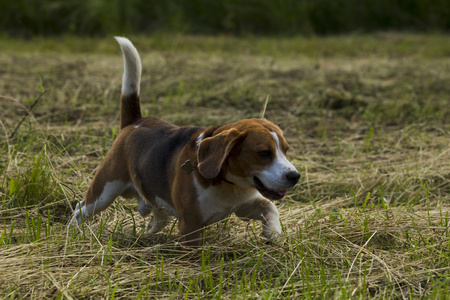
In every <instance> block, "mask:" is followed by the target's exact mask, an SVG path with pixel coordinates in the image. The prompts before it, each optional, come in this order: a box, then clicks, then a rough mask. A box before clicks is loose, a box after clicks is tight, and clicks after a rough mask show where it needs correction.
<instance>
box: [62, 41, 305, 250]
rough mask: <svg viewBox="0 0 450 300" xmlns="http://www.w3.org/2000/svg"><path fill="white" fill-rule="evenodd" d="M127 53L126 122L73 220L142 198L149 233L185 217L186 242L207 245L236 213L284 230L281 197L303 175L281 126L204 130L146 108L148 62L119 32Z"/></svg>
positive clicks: (240, 124) (245, 123)
mask: <svg viewBox="0 0 450 300" xmlns="http://www.w3.org/2000/svg"><path fill="white" fill-rule="evenodd" d="M116 40H117V41H118V43H119V44H120V47H121V49H122V52H123V59H124V73H123V78H122V90H121V111H120V114H121V115H120V127H121V130H120V132H119V133H118V135H117V137H116V139H115V141H114V143H113V145H112V147H111V149H110V150H109V151H108V153H107V154H106V156H105V158H104V159H103V161H102V163H101V164H100V166H99V167H98V169H97V172H96V174H95V177H94V179H93V181H92V183H91V185H90V187H89V189H88V191H87V193H86V196H85V198H84V200H83V201H82V202H80V203H78V204H77V206H76V208H75V210H74V213H73V217H72V220H71V224H72V225H75V226H78V225H79V224H80V223H81V222H82V221H84V220H86V219H88V218H90V217H91V216H93V215H95V214H97V213H99V212H101V211H103V210H104V209H106V208H107V207H108V206H109V205H111V203H112V202H113V201H114V199H116V198H117V197H118V196H123V197H125V198H137V200H138V202H139V207H138V211H139V213H140V214H141V215H142V216H143V217H145V216H147V215H149V214H150V213H152V215H153V218H152V221H151V222H150V223H149V225H148V226H147V230H146V233H156V232H159V231H160V230H161V229H162V228H163V227H164V225H165V224H166V223H167V221H168V219H169V218H171V217H172V216H173V217H176V218H178V225H179V230H180V233H181V235H182V238H181V242H182V243H184V244H186V245H191V246H197V245H200V244H201V235H202V233H201V231H202V230H201V229H202V228H203V227H204V226H207V225H210V224H212V223H215V222H218V221H220V220H223V219H224V218H226V217H227V216H229V215H230V214H232V213H235V214H236V215H237V216H238V217H241V218H248V219H254V220H261V221H262V223H263V232H262V234H263V236H264V237H266V238H268V239H269V240H276V239H277V237H278V235H279V234H280V233H281V225H280V220H279V213H278V211H277V209H276V207H275V205H274V204H273V203H272V202H271V201H270V200H277V199H281V198H283V197H284V196H285V195H286V189H288V188H292V187H293V186H294V185H295V184H296V183H297V182H298V180H299V178H300V174H299V173H298V172H297V170H296V169H295V167H294V166H293V165H292V163H290V162H289V161H288V160H287V158H286V150H287V149H288V144H287V142H286V140H285V138H284V137H283V132H282V131H281V129H280V128H279V127H278V126H276V125H275V124H273V123H272V122H270V121H268V120H266V119H247V120H240V121H237V122H234V123H231V124H227V125H223V126H218V127H209V128H200V127H193V126H186V127H178V126H176V125H173V124H171V123H169V122H167V121H164V120H161V119H157V118H153V117H147V118H143V117H142V115H141V110H140V101H139V87H140V81H141V69H142V66H141V61H140V57H139V54H138V52H137V50H136V48H135V47H134V46H133V44H132V43H131V42H130V41H129V40H128V39H126V38H122V37H116Z"/></svg>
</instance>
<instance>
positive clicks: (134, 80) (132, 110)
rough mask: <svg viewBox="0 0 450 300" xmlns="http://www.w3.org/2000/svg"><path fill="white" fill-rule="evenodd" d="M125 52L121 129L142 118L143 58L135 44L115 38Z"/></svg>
mask: <svg viewBox="0 0 450 300" xmlns="http://www.w3.org/2000/svg"><path fill="white" fill-rule="evenodd" d="M115 38H116V40H117V42H119V45H120V48H122V52H123V63H124V70H123V77H122V96H121V98H120V128H124V127H126V126H128V125H130V124H133V123H134V122H136V121H137V120H139V119H140V118H141V117H142V114H141V105H140V101H139V91H140V85H141V72H142V65H141V58H140V57H139V53H138V52H137V50H136V48H134V46H133V44H132V43H131V42H130V41H129V40H128V39H127V38H123V37H115Z"/></svg>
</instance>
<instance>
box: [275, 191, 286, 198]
mask: <svg viewBox="0 0 450 300" xmlns="http://www.w3.org/2000/svg"><path fill="white" fill-rule="evenodd" d="M274 193H276V194H277V195H279V196H281V197H284V196H285V195H286V190H284V191H277V192H274Z"/></svg>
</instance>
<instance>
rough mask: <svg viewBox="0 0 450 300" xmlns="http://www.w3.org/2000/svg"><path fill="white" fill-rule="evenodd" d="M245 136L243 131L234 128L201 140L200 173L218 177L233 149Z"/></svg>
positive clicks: (199, 151) (199, 148) (198, 156)
mask: <svg viewBox="0 0 450 300" xmlns="http://www.w3.org/2000/svg"><path fill="white" fill-rule="evenodd" d="M244 137H245V134H244V133H243V132H241V131H239V130H237V129H235V128H232V129H228V130H225V131H223V132H221V133H219V134H217V135H214V136H212V137H208V138H205V139H204V140H203V141H201V142H200V145H199V147H198V152H197V159H198V171H199V172H200V174H201V175H202V176H203V177H205V178H207V179H213V178H216V177H217V175H219V173H220V169H221V168H222V164H223V162H224V161H225V159H226V158H227V156H228V154H229V153H230V151H231V149H233V147H234V146H235V145H236V143H237V142H239V141H240V140H242V139H243V138H244Z"/></svg>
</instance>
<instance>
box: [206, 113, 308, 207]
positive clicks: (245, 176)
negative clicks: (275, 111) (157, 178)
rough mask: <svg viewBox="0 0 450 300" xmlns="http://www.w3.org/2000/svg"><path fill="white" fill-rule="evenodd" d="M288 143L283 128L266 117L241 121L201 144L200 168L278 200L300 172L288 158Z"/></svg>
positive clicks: (210, 177) (208, 176)
mask: <svg viewBox="0 0 450 300" xmlns="http://www.w3.org/2000/svg"><path fill="white" fill-rule="evenodd" d="M288 148H289V146H288V143H287V142H286V140H285V138H284V137H283V132H282V131H281V129H280V128H279V127H278V126H276V125H275V124H273V123H272V122H270V121H268V120H266V119H249V120H241V121H238V122H236V123H231V124H228V125H226V126H223V127H220V128H218V129H217V130H216V131H215V132H214V133H213V135H212V136H210V137H206V138H204V139H201V141H199V144H198V152H197V155H198V170H199V173H200V174H201V175H202V176H203V177H205V178H207V179H214V178H216V177H217V176H219V174H220V175H221V176H222V177H223V178H224V179H226V180H227V181H230V182H232V183H234V184H236V185H238V186H241V187H244V188H251V187H253V188H256V189H257V190H258V191H259V192H260V193H261V194H262V195H263V196H264V197H266V198H268V199H271V200H277V199H281V198H283V197H284V195H285V194H286V190H287V189H288V188H291V187H293V186H294V185H295V184H296V183H297V182H298V180H299V178H300V174H299V173H298V172H297V170H296V169H295V167H294V166H293V165H292V163H290V162H289V161H288V160H287V158H286V151H287V149H288Z"/></svg>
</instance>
